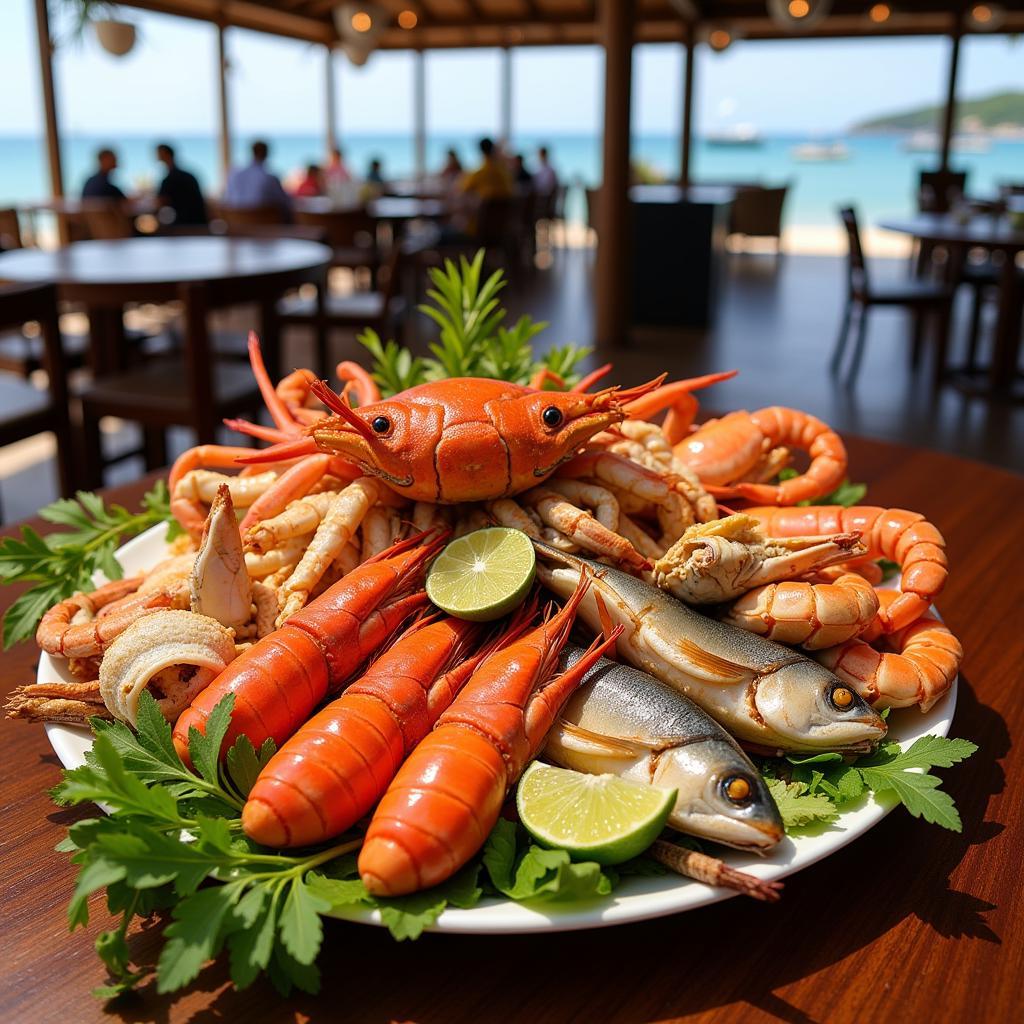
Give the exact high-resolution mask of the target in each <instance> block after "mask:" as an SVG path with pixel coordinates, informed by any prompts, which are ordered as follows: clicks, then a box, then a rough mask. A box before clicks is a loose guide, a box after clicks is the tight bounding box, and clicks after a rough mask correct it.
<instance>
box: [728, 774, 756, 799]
mask: <svg viewBox="0 0 1024 1024" xmlns="http://www.w3.org/2000/svg"><path fill="white" fill-rule="evenodd" d="M722 792H723V793H725V796H726V799H727V800H729V801H730V802H731V803H734V804H745V803H746V802H747V801H748V800H749V799H750V782H749V781H748V780H747V779H745V778H743V776H742V775H732V776H730V777H729V778H728V779H726V780H725V781H724V782H723V783H722Z"/></svg>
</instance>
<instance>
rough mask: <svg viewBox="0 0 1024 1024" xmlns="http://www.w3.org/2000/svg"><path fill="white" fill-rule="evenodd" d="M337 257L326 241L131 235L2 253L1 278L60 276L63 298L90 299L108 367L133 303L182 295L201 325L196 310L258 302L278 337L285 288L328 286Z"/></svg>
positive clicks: (114, 361) (118, 359) (95, 360)
mask: <svg viewBox="0 0 1024 1024" xmlns="http://www.w3.org/2000/svg"><path fill="white" fill-rule="evenodd" d="M330 259H331V251H330V249H328V248H327V247H326V246H324V245H320V244H319V243H317V242H311V241H305V240H301V239H294V238H259V239H256V238H221V237H167V238H159V237H158V238H126V239H119V240H116V241H102V242H101V241H91V242H72V243H71V244H70V245H67V246H64V247H63V248H60V249H55V250H52V251H49V250H41V249H18V250H15V251H13V252H7V253H0V281H14V282H38V281H53V282H55V283H56V285H57V289H58V294H59V295H60V298H61V299H63V300H65V301H68V302H80V303H82V305H83V306H84V307H85V310H86V314H87V315H88V318H89V333H90V354H91V361H92V366H93V369H94V370H96V371H98V372H106V371H109V370H111V369H117V368H119V367H120V366H121V364H122V362H123V353H124V322H123V317H124V307H125V305H126V304H127V303H130V302H170V301H173V300H179V299H180V300H181V301H182V303H183V322H184V323H186V324H190V325H194V324H196V323H197V322H198V320H199V319H202V318H201V317H198V318H197V317H193V316H192V315H191V313H192V310H193V307H196V308H197V309H198V308H199V307H202V308H203V309H206V308H215V307H217V306H225V305H229V304H242V303H248V302H252V303H256V304H258V305H259V307H260V314H261V319H262V325H261V326H262V327H263V330H264V333H265V334H267V335H273V334H274V333H275V327H274V323H275V320H274V306H275V303H276V302H277V300H278V299H279V298H280V296H281V295H282V293H283V292H285V291H286V290H288V289H290V288H296V287H298V286H299V285H301V284H306V283H313V284H317V285H320V284H322V283H323V282H324V281H325V280H326V273H327V267H328V265H329V263H330ZM204 322H205V321H204ZM272 340H273V339H272V338H268V345H269V346H270V347H271V348H272Z"/></svg>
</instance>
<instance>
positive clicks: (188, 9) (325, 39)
mask: <svg viewBox="0 0 1024 1024" xmlns="http://www.w3.org/2000/svg"><path fill="white" fill-rule="evenodd" d="M118 2H119V4H120V5H121V6H122V7H137V8H139V9H141V10H146V11H154V12H156V13H157V14H172V15H177V16H179V17H182V18H195V19H197V20H199V21H209V22H212V23H213V24H215V25H220V24H223V25H233V26H235V27H237V28H248V29H252V30H253V31H255V32H268V33H270V34H271V35H278V36H287V37H289V38H291V39H304V40H306V41H307V42H310V43H324V44H325V45H331V44H333V43H335V42H337V40H338V33H337V32H336V31H335V29H334V26H333V25H332V24H331V23H330V22H327V21H323V20H321V19H318V18H308V17H304V16H303V15H301V14H293V13H291V12H290V11H284V10H281V9H280V8H279V7H266V6H264V5H263V4H255V3H247V2H246V0H118Z"/></svg>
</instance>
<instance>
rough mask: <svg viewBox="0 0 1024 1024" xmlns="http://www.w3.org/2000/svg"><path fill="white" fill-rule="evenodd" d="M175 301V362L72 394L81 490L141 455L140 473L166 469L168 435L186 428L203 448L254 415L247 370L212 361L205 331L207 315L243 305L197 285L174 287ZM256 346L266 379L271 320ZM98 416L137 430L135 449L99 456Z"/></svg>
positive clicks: (254, 395)
mask: <svg viewBox="0 0 1024 1024" xmlns="http://www.w3.org/2000/svg"><path fill="white" fill-rule="evenodd" d="M180 295H181V298H182V302H183V305H184V307H185V310H186V317H187V322H186V325H185V339H184V340H185V344H184V347H183V351H182V352H181V353H180V354H178V355H172V356H168V357H165V358H163V359H154V360H151V361H150V362H147V363H145V364H143V365H142V366H138V367H133V368H131V369H129V370H127V371H125V372H121V373H115V374H108V375H104V376H101V377H97V378H96V379H94V380H93V381H92V382H91V383H89V384H87V385H86V386H85V387H84V388H83V389H82V390H81V391H80V392H79V394H78V399H79V402H80V405H81V410H82V434H83V438H84V444H85V462H84V470H83V472H84V475H85V477H86V480H87V486H88V487H89V488H96V487H100V486H102V484H103V470H104V468H105V467H106V466H108V465H111V464H113V463H115V462H119V461H122V460H123V459H126V458H129V457H132V456H136V455H140V454H141V455H143V456H144V457H145V461H146V467H147V469H156V468H159V467H161V466H164V465H166V463H167V448H166V436H165V432H166V430H167V428H168V427H172V426H183V427H188V428H190V429H191V430H192V431H193V432H194V434H195V437H196V441H197V443H198V444H209V443H212V442H214V441H215V440H216V435H217V429H218V427H219V426H220V424H221V422H222V420H223V419H224V418H225V417H229V416H239V415H246V416H249V417H253V418H254V417H255V416H256V414H257V413H258V410H259V409H260V408H261V407H262V402H261V399H260V395H259V389H258V388H257V386H256V382H255V380H254V379H253V376H252V372H251V370H250V369H249V367H248V366H247V365H244V364H242V363H241V362H235V361H226V360H222V359H217V358H215V353H214V351H213V345H212V342H211V339H210V335H209V332H208V329H207V323H206V320H207V313H208V311H209V309H211V308H217V307H224V306H229V305H233V304H236V302H237V301H250V300H248V299H247V298H237V299H236V297H235V296H234V295H233V294H227V295H225V296H222V297H218V296H216V295H211V293H210V291H209V289H208V287H207V286H204V285H202V284H186V285H182V286H181V289H180ZM271 308H272V307H271ZM262 340H263V344H264V355H265V357H266V361H267V365H268V368H269V369H270V372H271V374H272V375H273V374H275V373H276V372H277V361H278V360H277V325H276V318H274V322H273V323H271V324H267V323H264V325H263V332H262ZM104 416H117V417H119V418H121V419H125V420H131V421H134V422H136V423H138V424H139V425H140V426H141V427H142V429H143V437H144V440H143V446H142V448H141V449H133V450H131V451H128V452H122V453H119V454H117V455H114V456H106V455H105V454H104V452H103V449H102V440H101V434H100V420H101V418H102V417H104Z"/></svg>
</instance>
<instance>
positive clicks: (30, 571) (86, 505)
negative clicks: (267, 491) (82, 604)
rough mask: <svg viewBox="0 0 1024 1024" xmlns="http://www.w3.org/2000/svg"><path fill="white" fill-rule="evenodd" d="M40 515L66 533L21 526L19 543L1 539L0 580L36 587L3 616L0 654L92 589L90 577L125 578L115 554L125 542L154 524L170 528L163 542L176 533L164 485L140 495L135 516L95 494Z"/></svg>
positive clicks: (58, 504)
mask: <svg viewBox="0 0 1024 1024" xmlns="http://www.w3.org/2000/svg"><path fill="white" fill-rule="evenodd" d="M39 515H40V516H41V517H42V518H43V519H45V520H46V521H47V522H48V523H54V524H56V525H57V526H63V527H66V529H65V530H63V531H61V532H58V533H51V534H48V535H47V536H46V537H41V536H40V535H39V534H38V533H37V532H36V531H35V530H33V529H32V528H31V527H28V526H23V527H22V528H21V538H20V539H19V538H16V537H5V538H4V539H3V540H0V581H2V582H4V583H21V582H31V583H34V584H35V586H33V587H31V588H30V589H28V590H27V591H25V593H24V594H22V595H21V596H20V597H19V598H18V599H17V600H16V601H15V602H14V603H13V604H12V605H11V607H10V608H8V609H7V612H6V614H5V615H4V618H3V624H2V632H3V646H4V650H7V648H8V647H10V646H11V645H12V644H16V643H18V642H19V641H21V640H25V639H27V638H28V637H30V636H32V634H33V633H34V632H35V629H36V626H37V625H38V624H39V620H40V619H41V618H42V616H43V613H44V612H45V611H46V610H47V609H48V608H50V607H52V606H53V605H55V604H56V603H57V602H58V601H63V600H64V599H65V598H67V597H70V596H71V595H72V594H74V593H77V592H78V591H79V590H92V589H93V586H94V584H93V579H92V577H93V574H94V573H95V572H97V571H99V572H102V573H104V574H105V575H106V577H107V578H108V579H111V580H118V579H121V577H122V576H123V575H124V573H123V570H122V569H121V565H120V563H119V562H118V561H117V558H116V556H115V552H116V551H117V548H118V547H119V545H120V544H121V543H122V542H123V541H124V540H125V539H126V538H128V537H134V536H135V535H136V534H138V533H141V532H142V531H143V530H147V529H149V527H151V526H156V525H157V524H158V523H168V524H169V526H168V534H167V536H168V540H172V539H173V538H174V537H175V536H176V535H177V534H178V533H180V532H181V527H179V526H178V523H177V520H175V518H174V516H173V515H172V514H171V502H170V494H169V493H168V490H167V484H166V483H165V482H164V481H163V480H160V481H158V482H157V484H156V485H155V486H154V487H153V489H152V490H151V491H148V492H147V493H146V494H145V495H144V496H143V498H142V509H141V511H139V512H129V511H128V510H127V509H125V508H122V507H121V506H120V505H110V506H105V505H104V504H103V500H102V499H101V498H100V497H99V496H98V495H95V494H92V493H90V492H88V491H79V492H78V493H77V494H76V495H75V497H74V499H71V498H61V499H60V500H59V501H55V502H54V503H53V504H52V505H47V506H46V507H45V508H42V509H40V510H39Z"/></svg>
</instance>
